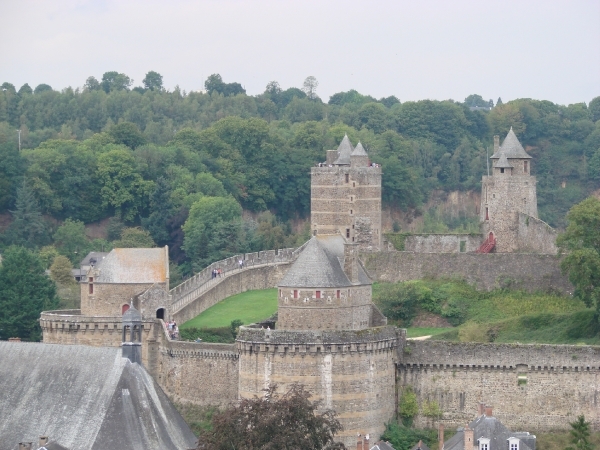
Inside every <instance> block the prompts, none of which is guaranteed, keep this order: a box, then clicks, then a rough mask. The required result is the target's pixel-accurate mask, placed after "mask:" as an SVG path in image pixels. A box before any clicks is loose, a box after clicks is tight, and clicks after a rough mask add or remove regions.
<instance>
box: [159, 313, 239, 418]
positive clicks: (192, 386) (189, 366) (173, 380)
mask: <svg viewBox="0 0 600 450" xmlns="http://www.w3.org/2000/svg"><path fill="white" fill-rule="evenodd" d="M161 323H162V321H161ZM156 345H157V348H156V354H157V359H156V361H155V364H154V366H153V367H151V368H150V373H151V374H152V375H153V376H154V379H155V380H156V381H157V382H158V384H159V385H160V386H161V387H162V388H163V390H164V391H165V392H166V393H167V395H169V397H170V398H171V399H172V400H173V401H176V402H179V403H193V404H196V405H215V406H217V405H220V406H224V405H227V404H228V403H230V402H233V401H235V400H237V398H238V360H239V355H238V352H237V351H236V348H235V345H234V344H209V343H196V342H181V341H173V340H171V339H169V337H168V336H167V334H166V333H164V332H163V333H161V334H160V336H159V337H158V339H157V344H156Z"/></svg>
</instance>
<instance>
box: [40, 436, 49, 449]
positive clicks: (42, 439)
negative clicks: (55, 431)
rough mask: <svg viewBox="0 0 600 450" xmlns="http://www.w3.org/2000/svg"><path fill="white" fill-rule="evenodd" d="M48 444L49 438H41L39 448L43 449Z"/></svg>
mask: <svg viewBox="0 0 600 450" xmlns="http://www.w3.org/2000/svg"><path fill="white" fill-rule="evenodd" d="M47 443H48V436H40V439H39V445H38V447H43V446H45V445H46V444H47Z"/></svg>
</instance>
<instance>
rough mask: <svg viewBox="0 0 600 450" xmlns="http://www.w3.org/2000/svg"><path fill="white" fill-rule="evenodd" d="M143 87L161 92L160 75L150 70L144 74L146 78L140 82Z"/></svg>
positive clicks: (161, 79)
mask: <svg viewBox="0 0 600 450" xmlns="http://www.w3.org/2000/svg"><path fill="white" fill-rule="evenodd" d="M142 83H144V87H145V88H146V89H149V90H151V91H162V88H163V77H162V75H161V74H160V73H158V72H155V71H153V70H151V71H150V72H148V73H147V74H146V77H145V78H144V79H143V80H142Z"/></svg>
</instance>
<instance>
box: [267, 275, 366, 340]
mask: <svg viewBox="0 0 600 450" xmlns="http://www.w3.org/2000/svg"><path fill="white" fill-rule="evenodd" d="M294 292H296V298H294ZM316 292H317V290H315V289H293V288H285V287H281V288H280V289H279V298H278V309H277V312H278V316H277V328H278V329H279V328H281V329H287V330H313V329H314V330H324V329H327V330H336V329H338V330H360V329H363V328H367V327H369V325H370V324H371V313H372V302H371V285H370V284H369V285H366V286H352V287H347V288H340V289H318V292H319V293H320V298H317V295H316Z"/></svg>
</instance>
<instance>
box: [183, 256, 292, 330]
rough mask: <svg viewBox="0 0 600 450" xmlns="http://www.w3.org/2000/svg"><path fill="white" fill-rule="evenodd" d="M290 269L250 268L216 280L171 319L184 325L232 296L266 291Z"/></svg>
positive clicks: (285, 266) (275, 266)
mask: <svg viewBox="0 0 600 450" xmlns="http://www.w3.org/2000/svg"><path fill="white" fill-rule="evenodd" d="M289 268H290V264H278V265H273V266H262V267H256V268H250V269H247V270H244V271H241V272H238V273H235V274H232V275H228V276H227V277H226V278H223V279H219V278H217V281H218V283H217V284H216V285H215V286H214V287H212V288H211V289H208V290H207V291H205V292H204V293H202V294H200V295H199V296H198V297H197V298H196V299H195V300H193V301H191V302H190V303H189V304H187V305H186V306H184V307H183V308H181V309H180V310H178V311H177V312H175V313H174V314H173V315H172V317H173V319H174V320H175V322H177V323H184V322H186V321H188V320H190V319H193V318H194V317H196V316H197V315H198V314H200V313H202V312H203V311H205V310H207V309H208V308H210V307H211V306H213V305H215V304H217V303H218V302H220V301H221V300H223V299H225V298H227V297H230V296H232V295H236V294H240V293H242V292H246V291H248V290H251V289H268V288H273V287H275V286H277V283H279V280H281V278H282V277H283V275H285V273H286V272H287V271H288V269H289Z"/></svg>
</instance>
